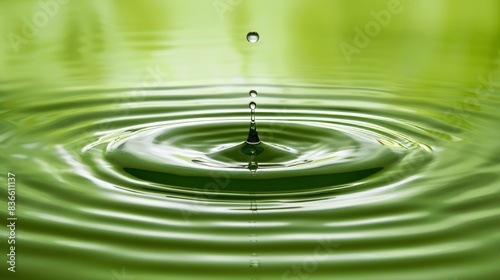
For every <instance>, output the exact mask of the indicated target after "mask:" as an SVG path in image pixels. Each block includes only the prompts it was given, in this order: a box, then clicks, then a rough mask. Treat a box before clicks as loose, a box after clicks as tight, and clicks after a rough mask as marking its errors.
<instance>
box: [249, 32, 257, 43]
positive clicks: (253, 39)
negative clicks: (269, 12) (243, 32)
mask: <svg viewBox="0 0 500 280" xmlns="http://www.w3.org/2000/svg"><path fill="white" fill-rule="evenodd" d="M247 41H248V42H250V43H255V42H257V41H259V33H257V32H249V33H248V34H247Z"/></svg>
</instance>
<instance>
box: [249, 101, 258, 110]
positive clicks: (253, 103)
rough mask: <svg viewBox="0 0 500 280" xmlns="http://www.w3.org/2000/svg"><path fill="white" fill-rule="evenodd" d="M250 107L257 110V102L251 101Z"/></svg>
mask: <svg viewBox="0 0 500 280" xmlns="http://www.w3.org/2000/svg"><path fill="white" fill-rule="evenodd" d="M248 106H249V107H250V109H252V110H255V108H257V104H255V102H250V104H249V105H248Z"/></svg>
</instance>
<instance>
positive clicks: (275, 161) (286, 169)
mask: <svg viewBox="0 0 500 280" xmlns="http://www.w3.org/2000/svg"><path fill="white" fill-rule="evenodd" d="M243 88H244V87H243V86H241V87H237V86H233V87H232V89H231V87H227V86H226V87H220V91H221V92H224V91H226V93H224V94H223V95H222V94H217V95H212V96H210V95H204V96H203V100H200V101H194V100H195V99H191V98H188V97H187V96H189V95H191V96H200V95H201V94H203V93H204V92H207V91H211V92H213V91H214V88H213V87H210V88H203V87H201V88H186V89H180V91H182V94H183V95H182V97H183V100H182V101H177V102H176V104H177V106H179V108H180V109H182V111H180V110H175V109H174V108H168V107H169V102H171V101H161V100H158V101H156V102H154V103H152V102H153V99H154V98H155V97H157V96H158V95H157V94H162V95H165V96H168V98H169V100H171V99H172V93H171V91H170V90H169V89H163V90H158V92H152V94H151V96H149V97H147V98H145V100H144V101H143V102H141V103H140V104H141V105H142V106H143V107H141V106H139V105H138V104H134V107H135V108H134V111H145V110H146V109H147V110H148V111H149V114H146V115H142V116H141V119H142V121H143V123H142V124H139V125H134V126H127V127H121V128H118V129H115V130H113V131H112V132H111V133H108V134H106V135H104V136H102V137H100V138H99V139H98V141H95V142H93V143H90V144H87V145H86V146H85V148H84V149H83V150H84V151H85V152H86V153H91V154H92V155H93V157H97V158H94V159H93V160H94V161H101V160H105V161H107V162H109V163H110V164H111V166H113V168H112V169H110V170H108V171H109V172H112V173H113V172H116V173H117V174H118V173H120V174H123V175H125V176H127V177H129V179H130V180H139V181H143V182H149V183H150V184H148V185H149V187H146V188H145V187H144V186H143V185H142V184H141V185H140V189H134V188H132V189H131V191H144V190H145V189H146V190H150V191H151V192H155V193H156V192H160V193H163V194H168V193H170V192H174V193H178V192H184V193H186V192H192V191H195V193H197V192H211V193H213V192H216V193H217V194H219V195H223V194H232V195H233V196H234V195H237V194H243V195H246V194H247V193H248V192H253V193H260V194H266V193H267V194H272V195H277V194H279V193H282V194H286V193H293V192H311V191H312V192H325V191H332V190H335V189H346V188H350V187H354V186H357V187H358V188H359V187H360V186H365V185H367V184H370V185H372V186H370V188H376V187H377V184H374V182H376V181H380V179H381V178H382V177H383V176H389V175H390V173H391V170H394V167H395V166H396V169H397V166H398V164H401V163H403V162H404V161H407V160H408V159H409V158H415V157H419V158H422V160H421V161H420V162H419V164H418V166H414V168H413V170H412V172H418V170H419V168H421V167H423V166H424V163H427V162H429V160H430V159H431V158H432V152H433V151H434V150H435V149H436V148H437V147H433V141H434V139H433V138H432V137H431V136H430V135H429V134H428V133H427V132H428V130H429V129H430V128H427V131H426V129H423V128H422V127H421V125H420V124H419V123H418V122H414V121H413V122H407V121H405V120H404V119H403V118H408V117H410V118H411V119H412V120H415V119H416V120H417V121H418V120H419V119H422V121H429V119H424V117H421V116H420V117H417V116H413V115H412V116H404V115H403V114H401V113H400V112H391V111H388V110H385V112H384V113H385V114H386V115H387V117H385V116H384V115H383V114H380V112H377V111H374V108H373V106H374V103H370V102H369V101H368V100H366V101H364V102H363V103H361V102H356V100H351V99H346V96H345V93H346V92H351V91H353V90H352V89H339V88H328V87H326V88H317V87H287V88H286V92H287V96H286V100H287V103H284V100H285V99H284V98H283V96H282V95H283V93H282V91H283V89H280V88H276V87H270V86H260V88H261V89H260V90H259V92H261V96H260V99H259V104H261V105H262V108H263V109H261V110H259V111H258V112H257V124H258V131H259V134H260V135H261V140H262V143H261V144H259V145H249V144H246V143H244V140H245V137H246V132H247V131H246V129H247V127H248V122H249V118H248V115H247V114H246V113H248V111H247V110H245V107H246V104H248V103H247V98H245V97H244V95H243V94H240V93H239V92H242V91H243ZM177 91H178V92H177V94H179V97H180V92H179V90H177ZM227 91H230V92H227ZM231 91H232V92H231ZM174 94H175V91H174ZM325 94H328V95H329V96H331V95H333V96H335V95H337V96H338V98H332V99H331V100H329V101H324V100H320V98H321V97H322V95H325ZM385 94H389V93H385ZM297 95H301V96H307V97H308V98H298V99H294V98H293V97H294V96H297ZM357 95H358V96H359V93H358V94H357ZM290 97H292V98H290ZM351 97H352V96H351ZM174 99H175V97H174ZM290 100H291V102H290ZM228 101H230V102H228ZM376 101H377V100H373V102H376ZM194 103H198V104H199V105H198V106H191V104H194ZM212 104H218V105H219V106H217V107H214V105H212ZM222 104H224V106H223V108H220V107H221V106H220V105H222ZM352 105H356V107H355V108H353V107H351V106H352ZM161 108H168V110H169V113H168V114H160V115H158V114H156V112H158V111H161ZM398 114H399V115H398ZM395 116H399V117H400V119H398V118H394V117H395ZM127 118H128V119H131V118H135V116H133V115H129V116H127ZM155 120H156V121H155ZM109 121H112V120H109ZM433 121H434V122H436V123H437V121H436V120H433ZM427 125H429V123H427ZM431 125H432V123H431ZM436 125H437V124H436ZM441 133H443V132H441ZM252 149H256V151H251V150H252ZM245 150H250V151H245ZM92 151H102V152H94V153H93V152H92ZM251 152H256V153H255V155H252V154H251ZM100 155H104V157H103V158H101V156H100ZM94 166H98V165H94ZM214 173H218V174H223V177H224V180H223V181H220V180H221V179H217V178H215V177H217V176H215V177H214ZM378 173H381V175H377V176H375V175H376V174H378ZM411 175H413V174H405V175H404V176H400V178H398V179H404V178H406V177H409V176H411ZM110 176H113V175H110ZM217 180H219V182H218V183H217ZM220 197H222V196H220Z"/></svg>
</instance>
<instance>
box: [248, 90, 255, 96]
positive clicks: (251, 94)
mask: <svg viewBox="0 0 500 280" xmlns="http://www.w3.org/2000/svg"><path fill="white" fill-rule="evenodd" d="M248 95H250V97H257V92H256V91H255V90H251V91H250V92H249V93H248Z"/></svg>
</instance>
